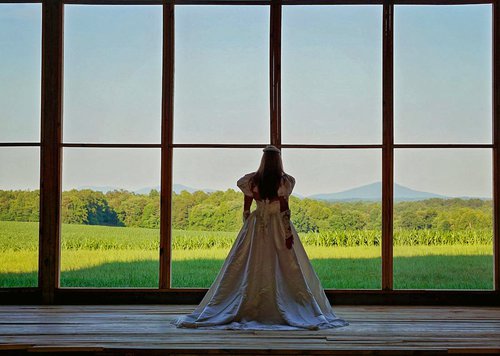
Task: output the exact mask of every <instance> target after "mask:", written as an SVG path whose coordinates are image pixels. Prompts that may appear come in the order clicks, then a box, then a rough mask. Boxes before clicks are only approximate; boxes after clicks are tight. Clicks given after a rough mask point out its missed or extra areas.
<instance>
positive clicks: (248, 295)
mask: <svg viewBox="0 0 500 356" xmlns="http://www.w3.org/2000/svg"><path fill="white" fill-rule="evenodd" d="M282 214H283V213H281V212H280V204H279V201H274V202H266V201H257V208H256V210H254V211H253V212H252V213H251V214H250V216H249V217H248V218H247V219H246V221H245V223H244V224H243V227H242V228H241V230H240V232H239V233H238V236H237V238H236V240H235V242H234V244H233V246H232V247H231V249H230V251H229V254H228V256H227V258H226V260H225V262H224V264H223V266H222V268H221V270H220V272H219V274H218V275H217V277H216V279H215V281H214V282H213V283H212V285H211V287H210V288H209V290H208V292H207V293H206V295H205V296H204V298H203V300H202V301H201V302H200V304H199V305H198V306H197V307H196V309H195V310H194V311H193V312H192V313H191V314H189V315H183V316H181V317H179V318H177V319H175V320H174V321H172V323H173V324H174V325H176V326H177V327H184V328H208V329H236V330H238V329H239V330H298V329H309V330H318V329H326V328H334V327H340V326H346V325H348V323H347V322H346V321H345V320H343V319H341V318H338V317H337V316H336V315H335V313H334V311H333V309H332V307H331V305H330V303H329V301H328V299H327V297H326V295H325V292H324V290H323V288H322V286H321V283H320V281H319V279H318V276H317V275H316V273H315V271H314V269H313V267H312V265H311V262H310V261H309V258H308V257H307V254H306V252H305V250H304V247H303V245H302V243H301V242H300V239H299V236H298V234H297V232H296V230H295V228H294V227H293V224H292V233H293V237H294V243H293V245H292V248H291V249H288V248H287V247H286V244H285V237H284V236H285V230H284V229H285V228H284V223H283V220H282Z"/></svg>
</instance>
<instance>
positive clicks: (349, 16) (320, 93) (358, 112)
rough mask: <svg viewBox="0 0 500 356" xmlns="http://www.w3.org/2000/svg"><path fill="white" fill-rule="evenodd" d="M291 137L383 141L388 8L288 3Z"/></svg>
mask: <svg viewBox="0 0 500 356" xmlns="http://www.w3.org/2000/svg"><path fill="white" fill-rule="evenodd" d="M282 42H283V50H282V51H283V54H282V68H283V71H282V81H283V84H282V98H283V103H282V108H283V109H282V112H283V113H282V118H283V119H282V120H283V121H282V125H283V127H282V132H283V142H286V143H311V144H348V143H380V142H381V141H382V6H337V5H336V6H284V7H283V38H282Z"/></svg>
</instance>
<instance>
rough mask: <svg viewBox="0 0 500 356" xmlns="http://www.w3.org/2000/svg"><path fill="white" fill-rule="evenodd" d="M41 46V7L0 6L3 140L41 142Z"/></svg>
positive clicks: (0, 125) (0, 138)
mask: <svg viewBox="0 0 500 356" xmlns="http://www.w3.org/2000/svg"><path fill="white" fill-rule="evenodd" d="M41 43H42V5H41V4H0V118H1V120H0V141H3V142H18V141H22V142H39V141H40V87H41V62H42V50H41Z"/></svg>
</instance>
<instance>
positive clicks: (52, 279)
mask: <svg viewBox="0 0 500 356" xmlns="http://www.w3.org/2000/svg"><path fill="white" fill-rule="evenodd" d="M62 71H63V3H62V1H61V0H50V1H44V2H43V4H42V88H41V150H40V167H41V172H40V225H39V226H40V252H39V269H38V285H39V287H40V288H41V292H42V301H41V302H42V303H53V302H54V293H55V289H56V288H58V287H59V266H60V238H61V236H60V235H61V231H60V207H61V205H60V201H61V130H62V127H61V125H62Z"/></svg>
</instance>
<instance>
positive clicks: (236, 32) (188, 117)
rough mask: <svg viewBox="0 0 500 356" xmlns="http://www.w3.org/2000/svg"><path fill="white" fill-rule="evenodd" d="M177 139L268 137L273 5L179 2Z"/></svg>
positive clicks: (250, 139) (242, 140)
mask: <svg viewBox="0 0 500 356" xmlns="http://www.w3.org/2000/svg"><path fill="white" fill-rule="evenodd" d="M174 97H175V105H174V108H175V119H174V141H175V142H178V143H179V142H182V143H209V142H211V143H214V142H217V143H265V142H267V141H268V140H269V7H268V6H176V7H175V96H174Z"/></svg>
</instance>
